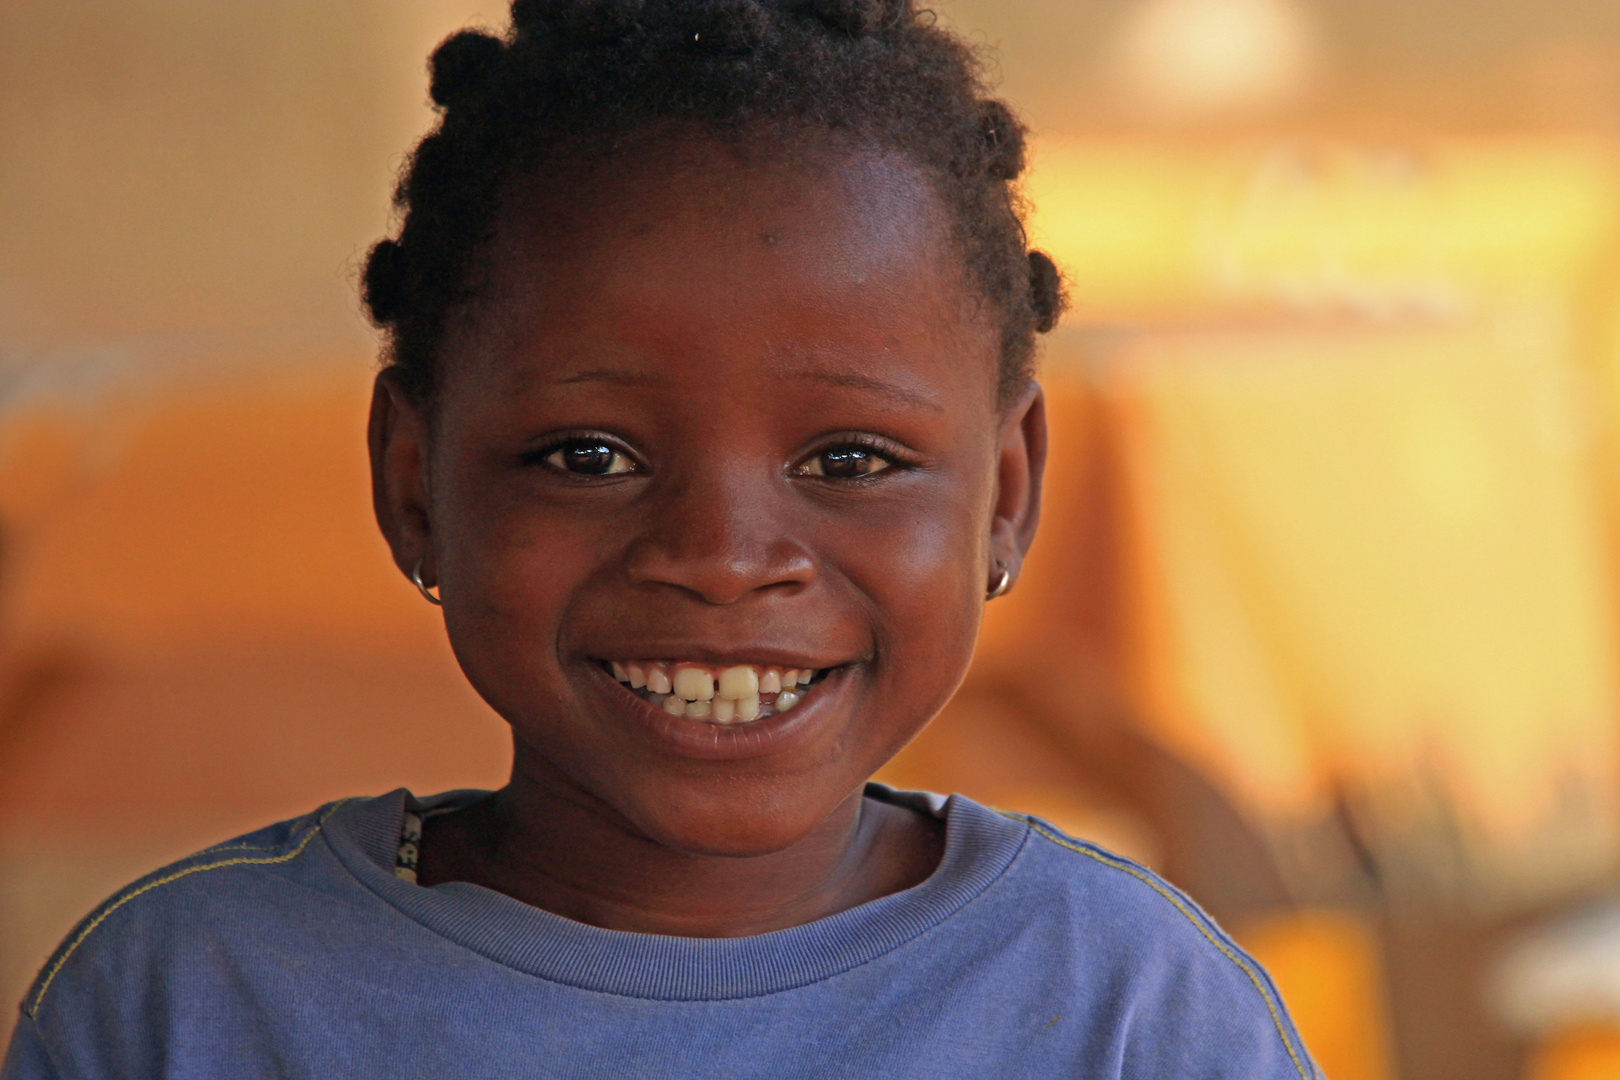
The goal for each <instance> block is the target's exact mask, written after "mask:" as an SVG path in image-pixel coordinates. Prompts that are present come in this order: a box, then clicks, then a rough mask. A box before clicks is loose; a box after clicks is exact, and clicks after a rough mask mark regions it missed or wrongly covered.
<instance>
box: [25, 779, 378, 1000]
mask: <svg viewBox="0 0 1620 1080" xmlns="http://www.w3.org/2000/svg"><path fill="white" fill-rule="evenodd" d="M353 801H354V800H353V799H352V798H349V799H339V800H338V801H337V802H335V803H333V804H332V805H331V806H329V807H327V809H326V813H324V814H322V815H321V817H320V820H319V821H317V822H315V824H314V825H312V826H310V829H309V831H308V832H307V833H305V834H304V838H303V839H302V840H300V841H298V846H297V847H295V848H293V849H292V850H291V851H289V852H287V853H286V854H285V855H276V856H274V857H271V858H264V859H253V858H248V857H247V856H238V857H236V858H234V859H224V860H222V861H220V862H216V863H209V864H207V865H206V866H188V867H186V869H184V870H179V871H176V872H175V873H173V874H170V875H169V876H168V877H161V878H158V879H157V880H156V881H149V882H147V883H146V884H145V885H142V886H141V887H140V888H138V889H136V890H135V891H134V892H132V893H128V894H126V895H124V896H120V897H119V898H118V899H117V900H115V901H113V902H112V904H110V905H109V906H108V907H107V910H105V911H103V912H102V913H101V914H100V915H97V916H96V917H95V918H94V919H92V920H90V925H89V926H86V927H85V928H84V929H83V930H80V931H79V936H78V937H76V938H74V939H73V943H72V944H71V945H69V946H68V947H67V949H66V950H64V951H63V953H62V955H61V956H59V957H57V960H56V963H54V964H52V965H51V970H50V972H49V973H47V974H46V976H45V981H44V982H42V983H40V986H39V993H37V994H35V995H34V1005H33V1008H31V1009H29V1010H28V1015H29V1017H31V1018H32V1017H37V1016H38V1015H39V1006H40V1003H41V1002H43V1001H44V1000H45V991H47V990H49V989H50V988H51V982H52V980H54V979H55V978H56V974H57V972H59V971H61V970H62V965H64V964H66V963H67V962H68V958H69V957H71V956H72V955H73V952H74V950H75V949H77V948H78V947H79V946H80V945H83V944H84V939H85V938H87V937H89V936H90V935H91V933H93V932H94V931H95V929H96V927H98V926H100V925H101V924H102V923H104V922H106V921H107V917H108V916H110V915H111V914H112V913H113V912H115V911H117V910H118V909H119V908H121V907H123V906H124V905H125V904H127V903H129V902H130V901H131V900H133V899H135V898H136V897H137V896H139V895H141V894H142V893H145V892H151V891H152V890H153V889H155V888H157V887H158V886H159V885H167V884H169V883H170V882H171V881H179V880H180V879H181V878H183V877H186V876H187V875H190V874H198V873H201V872H202V871H204V870H218V869H220V868H222V867H226V866H244V865H246V866H268V865H270V864H271V863H284V862H291V861H292V860H293V859H296V858H298V856H300V855H302V854H303V853H304V849H305V848H306V847H308V846H309V842H310V841H311V840H313V839H314V838H315V834H316V833H318V832H320V831H321V826H323V825H325V824H326V819H327V818H329V817H331V816H332V815H333V814H334V813H336V812H337V809H338V807H340V806H342V805H343V804H344V803H347V802H353Z"/></svg>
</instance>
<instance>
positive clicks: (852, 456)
mask: <svg viewBox="0 0 1620 1080" xmlns="http://www.w3.org/2000/svg"><path fill="white" fill-rule="evenodd" d="M892 468H894V462H893V461H891V460H890V459H889V458H887V457H886V456H884V455H883V454H880V453H878V452H877V451H876V450H873V449H871V448H870V447H866V446H856V445H846V446H829V447H828V448H827V449H825V450H823V451H821V452H820V453H819V454H817V455H815V456H814V457H812V458H811V459H810V460H809V461H806V462H805V463H804V464H803V465H800V466H799V467H798V469H797V470H795V471H796V472H797V473H798V474H799V475H800V476H826V477H831V478H832V479H835V480H860V479H862V478H864V477H867V476H875V475H877V474H878V473H880V472H883V471H884V470H885V469H892Z"/></svg>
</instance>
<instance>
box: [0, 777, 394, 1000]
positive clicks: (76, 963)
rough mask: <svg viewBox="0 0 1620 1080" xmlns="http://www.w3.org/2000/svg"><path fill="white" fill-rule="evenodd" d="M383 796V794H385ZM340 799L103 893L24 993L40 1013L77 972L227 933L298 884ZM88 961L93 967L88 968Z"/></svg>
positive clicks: (151, 956)
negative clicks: (102, 899)
mask: <svg viewBox="0 0 1620 1080" xmlns="http://www.w3.org/2000/svg"><path fill="white" fill-rule="evenodd" d="M384 798H386V797H384ZM359 801H362V800H356V799H342V800H339V801H337V802H333V803H328V804H326V805H325V806H322V807H320V808H318V809H317V810H315V811H313V812H311V813H308V814H304V815H302V816H300V817H296V818H292V819H289V820H287V821H282V822H278V823H276V824H274V825H270V826H267V827H265V828H262V829H259V830H256V831H254V832H251V833H248V834H246V835H244V836H240V837H237V838H235V839H232V840H228V841H226V842H224V843H221V844H217V845H215V846H213V847H209V848H205V849H203V850H202V851H199V852H197V853H196V854H194V855H190V856H187V857H186V858H184V859H181V860H179V861H178V862H175V863H171V864H170V865H168V866H165V867H162V868H161V869H158V870H154V871H153V872H152V873H150V874H147V875H146V876H145V877H142V878H139V879H138V880H136V881H134V882H131V883H130V884H129V885H127V886H125V887H124V888H122V889H120V890H119V891H117V892H116V893H114V894H113V895H112V896H110V897H108V898H107V899H106V900H104V901H102V903H101V904H100V905H98V906H97V907H96V908H95V909H94V910H93V911H91V912H90V914H88V915H86V916H85V917H84V918H83V919H82V920H80V922H79V924H78V925H77V926H75V927H74V928H73V929H72V930H71V931H69V933H68V935H67V937H66V938H64V939H63V941H62V943H61V944H60V945H59V946H58V947H57V949H56V951H55V952H54V953H53V954H52V955H51V957H50V958H49V959H48V960H47V961H46V962H45V966H44V967H43V968H41V969H40V973H39V975H38V977H37V978H36V979H35V981H34V984H33V985H32V986H31V987H30V988H29V990H28V993H27V995H26V996H25V997H24V998H23V1001H22V1011H23V1012H24V1013H25V1014H27V1015H28V1016H29V1017H31V1018H36V1019H37V1018H38V1016H39V1014H40V1011H41V1009H42V1008H45V1007H47V1003H49V1002H50V1001H51V1000H52V999H53V997H54V996H56V995H58V994H59V993H60V992H61V991H62V987H63V986H64V985H65V984H67V983H69V982H71V981H73V980H74V978H75V976H76V975H85V976H87V977H89V978H91V979H92V980H94V981H97V982H104V981H106V976H107V974H108V969H109V968H110V967H112V968H122V969H126V970H127V969H131V968H150V967H152V966H154V965H156V964H161V963H162V957H163V954H165V953H172V952H174V951H176V950H177V948H179V947H181V946H182V944H183V942H185V941H187V940H197V939H204V938H207V937H208V936H210V935H212V934H218V933H220V932H224V933H226V934H229V933H230V932H231V929H230V928H231V927H233V926H234V927H238V928H240V927H241V926H242V925H243V924H244V923H245V922H248V921H251V918H252V912H253V910H254V909H255V908H256V907H267V906H272V905H273V903H274V900H273V899H272V897H273V895H274V894H275V893H278V892H284V891H285V890H286V888H287V886H289V885H296V879H297V877H298V871H299V870H302V869H306V868H305V867H302V866H300V864H302V863H305V862H307V861H308V860H309V858H310V856H311V855H312V852H313V850H314V849H316V848H317V847H318V845H317V838H318V837H319V836H320V835H321V833H322V831H323V829H324V828H325V827H326V825H327V823H328V822H329V821H330V819H331V818H332V817H333V815H334V814H336V813H338V812H339V811H340V810H342V809H343V808H344V807H345V806H347V805H350V804H352V803H355V802H359ZM86 969H88V970H86Z"/></svg>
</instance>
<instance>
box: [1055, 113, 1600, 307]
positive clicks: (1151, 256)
mask: <svg viewBox="0 0 1620 1080" xmlns="http://www.w3.org/2000/svg"><path fill="white" fill-rule="evenodd" d="M1034 160H1035V168H1034V171H1033V173H1032V174H1031V177H1030V180H1029V185H1028V189H1029V194H1030V197H1031V200H1032V202H1033V203H1034V206H1035V215H1034V217H1033V219H1032V221H1031V226H1030V232H1031V236H1032V237H1033V239H1034V240H1035V241H1036V242H1037V243H1038V244H1040V245H1042V246H1043V247H1045V248H1046V249H1047V250H1048V251H1050V252H1051V253H1052V255H1053V256H1054V257H1055V258H1056V259H1057V261H1058V264H1059V265H1060V266H1062V267H1063V269H1064V272H1065V273H1066V274H1067V275H1068V277H1069V283H1070V286H1071V288H1072V290H1073V292H1074V295H1075V297H1076V298H1077V299H1078V300H1079V304H1078V306H1077V309H1076V311H1075V313H1074V316H1073V318H1074V319H1077V320H1080V321H1084V322H1093V323H1104V324H1106V323H1112V322H1117V321H1119V320H1121V319H1153V318H1165V317H1169V318H1185V317H1188V316H1192V315H1208V314H1210V313H1214V312H1223V311H1224V312H1232V311H1238V312H1256V311H1263V312H1279V311H1280V312H1286V313H1292V314H1310V315H1319V314H1322V313H1344V314H1352V315H1360V316H1373V317H1378V318H1387V317H1389V316H1391V315H1402V314H1408V315H1410V314H1416V315H1420V316H1426V317H1427V316H1434V315H1437V314H1438V315H1448V314H1454V313H1456V312H1458V311H1459V310H1464V309H1468V308H1472V307H1477V306H1478V305H1479V304H1481V303H1487V304H1488V303H1492V302H1494V301H1495V300H1497V299H1499V298H1501V297H1504V296H1509V297H1511V296H1519V295H1523V294H1524V293H1525V292H1526V291H1530V292H1534V293H1539V294H1545V293H1549V292H1552V293H1557V294H1560V295H1568V294H1569V293H1570V292H1571V291H1574V290H1579V289H1580V288H1582V287H1583V286H1584V285H1585V284H1586V283H1587V282H1589V281H1590V280H1591V279H1592V276H1593V275H1594V274H1595V273H1600V272H1601V271H1602V269H1603V263H1604V260H1605V257H1606V256H1607V254H1608V253H1609V252H1610V251H1611V250H1612V247H1613V244H1614V241H1615V234H1616V226H1617V216H1616V207H1617V206H1620V156H1617V155H1616V152H1615V149H1614V147H1613V146H1612V145H1611V144H1609V143H1607V142H1604V141H1602V140H1596V139H1590V138H1582V137H1569V136H1563V137H1556V136H1539V135H1520V136H1502V137H1497V138H1471V139H1445V140H1433V141H1431V142H1430V143H1428V144H1425V145H1406V146H1398V145H1387V144H1385V145H1375V146H1358V145H1354V144H1345V143H1336V142H1332V141H1328V140H1303V141H1299V140H1293V141H1291V140H1277V141H1274V142H1269V143H1266V142H1262V143H1244V144H1238V145H1205V144H1199V143H1189V142H1170V141H1153V140H1115V141H1101V140H1098V141H1085V142H1080V141H1051V142H1046V143H1042V144H1041V145H1040V146H1038V147H1037V148H1036V150H1035V158H1034Z"/></svg>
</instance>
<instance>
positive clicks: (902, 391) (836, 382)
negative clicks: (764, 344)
mask: <svg viewBox="0 0 1620 1080" xmlns="http://www.w3.org/2000/svg"><path fill="white" fill-rule="evenodd" d="M785 374H786V375H787V376H788V377H789V378H795V377H796V378H801V379H813V380H815V381H816V382H824V383H831V384H832V385H833V386H841V387H844V388H845V389H849V390H865V391H867V392H869V393H873V394H878V395H880V396H882V397H886V398H891V399H893V400H895V401H903V402H905V403H906V404H908V405H916V406H919V407H921V408H924V409H930V410H932V411H934V412H944V411H945V407H944V406H943V405H941V404H939V402H937V401H935V400H934V399H933V398H930V397H927V396H925V395H923V394H919V393H917V392H915V391H913V390H907V389H906V388H905V387H903V386H900V385H899V384H898V383H892V382H886V381H884V380H883V379H875V378H873V377H872V376H870V375H862V374H860V373H859V372H856V371H805V370H802V369H801V370H797V371H789V372H786V373H785Z"/></svg>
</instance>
